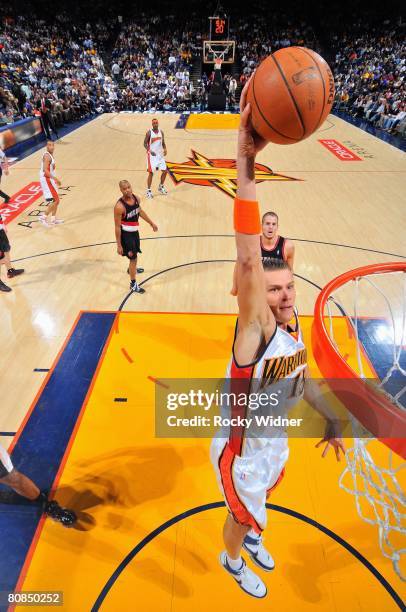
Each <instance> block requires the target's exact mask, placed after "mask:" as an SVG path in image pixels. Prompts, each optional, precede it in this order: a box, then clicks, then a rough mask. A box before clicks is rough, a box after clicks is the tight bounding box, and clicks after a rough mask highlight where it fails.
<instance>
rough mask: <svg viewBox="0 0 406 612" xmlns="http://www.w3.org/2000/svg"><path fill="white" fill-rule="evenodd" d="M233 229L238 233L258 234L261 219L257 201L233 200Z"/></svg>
mask: <svg viewBox="0 0 406 612" xmlns="http://www.w3.org/2000/svg"><path fill="white" fill-rule="evenodd" d="M234 229H235V231H236V232H239V233H240V234H260V233H261V219H260V216H259V206H258V202H256V201H254V200H240V198H235V200H234Z"/></svg>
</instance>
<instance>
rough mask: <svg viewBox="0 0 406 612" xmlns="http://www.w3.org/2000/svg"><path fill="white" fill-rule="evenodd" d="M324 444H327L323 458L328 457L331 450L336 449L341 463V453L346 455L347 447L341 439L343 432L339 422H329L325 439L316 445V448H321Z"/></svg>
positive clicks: (337, 457)
mask: <svg viewBox="0 0 406 612" xmlns="http://www.w3.org/2000/svg"><path fill="white" fill-rule="evenodd" d="M322 444H325V446H324V449H323V452H322V454H321V458H322V459H324V457H326V455H327V453H328V451H329V449H330V448H334V451H335V454H336V459H337V461H341V456H340V451H341V452H342V454H343V455H345V446H344V443H343V440H342V438H341V430H340V427H339V424H338V423H337V422H329V423H328V425H327V428H326V433H325V434H324V438H323V439H322V440H320V442H318V443H317V444H316V448H319V447H320V446H321V445H322Z"/></svg>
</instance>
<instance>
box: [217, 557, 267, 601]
mask: <svg viewBox="0 0 406 612" xmlns="http://www.w3.org/2000/svg"><path fill="white" fill-rule="evenodd" d="M220 563H221V565H222V566H223V567H224V569H225V570H226V572H228V573H229V574H230V576H232V577H233V578H234V580H235V581H236V583H237V584H238V586H239V587H240V589H242V590H243V591H245V592H246V593H248V595H251V596H252V597H256V598H257V599H262V598H263V597H265V595H266V594H267V592H268V591H267V588H266V586H265V584H264V583H263V582H262V580H261V578H259V577H258V576H257V575H256V574H254V572H253V571H252V570H250V569H249V567H247V564H246V563H245V561H244V559H243V560H242V566H241V568H240V569H239V570H233V569H232V568H231V567H230V566H229V564H228V561H227V553H226V551H225V550H223V552H222V553H221V555H220Z"/></svg>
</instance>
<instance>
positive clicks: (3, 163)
mask: <svg viewBox="0 0 406 612" xmlns="http://www.w3.org/2000/svg"><path fill="white" fill-rule="evenodd" d="M3 171H4V174H5V175H6V176H7V175H8V172H9V169H8V161H7V157H6V154H5V153H4V151H3V149H2V148H1V147H0V182H1V177H2V176H3ZM0 197H1V198H3V199H4V204H7V202H9V201H10V196H9V195H7V193H4V191H1V190H0Z"/></svg>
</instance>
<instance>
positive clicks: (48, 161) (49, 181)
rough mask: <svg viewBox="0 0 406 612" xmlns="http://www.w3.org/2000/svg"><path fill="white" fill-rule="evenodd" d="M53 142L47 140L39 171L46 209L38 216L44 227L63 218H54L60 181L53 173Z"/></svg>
mask: <svg viewBox="0 0 406 612" xmlns="http://www.w3.org/2000/svg"><path fill="white" fill-rule="evenodd" d="M54 150H55V143H54V142H53V141H52V140H47V150H46V151H45V153H44V154H43V156H42V159H41V167H40V172H39V182H40V184H41V189H42V193H43V196H44V199H45V200H46V201H47V202H48V206H47V208H46V211H45V212H44V213H42V214H41V215H40V216H39V220H40V221H41V223H42V224H43V225H45V227H52V226H54V225H58V224H59V223H63V219H57V218H56V212H57V210H58V206H59V201H60V200H59V194H58V187H60V186H61V181H60V180H59V179H58V177H57V176H56V174H55V167H56V164H55V159H54V156H53V155H54Z"/></svg>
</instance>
